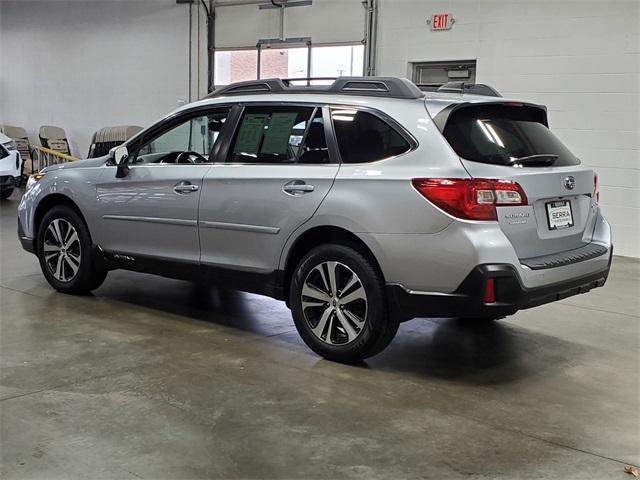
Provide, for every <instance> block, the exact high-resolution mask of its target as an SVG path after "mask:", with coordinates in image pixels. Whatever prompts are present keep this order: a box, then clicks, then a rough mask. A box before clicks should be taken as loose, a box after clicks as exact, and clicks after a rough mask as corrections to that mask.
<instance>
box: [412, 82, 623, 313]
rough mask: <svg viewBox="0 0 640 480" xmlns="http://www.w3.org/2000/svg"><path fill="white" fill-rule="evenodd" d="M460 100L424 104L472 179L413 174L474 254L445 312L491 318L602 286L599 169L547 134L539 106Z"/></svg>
mask: <svg viewBox="0 0 640 480" xmlns="http://www.w3.org/2000/svg"><path fill="white" fill-rule="evenodd" d="M460 98H461V99H462V101H460V100H458V101H452V102H451V103H450V104H449V105H448V106H446V107H445V108H442V104H443V97H438V95H435V97H429V98H427V100H426V105H427V110H428V111H430V113H431V114H432V117H433V121H434V123H435V124H436V125H437V127H438V129H439V130H440V131H441V133H442V135H443V136H444V138H445V139H446V141H447V143H448V144H449V145H450V146H451V148H452V149H453V150H454V151H455V153H456V154H457V155H458V156H459V157H460V161H461V163H462V165H463V167H464V169H465V171H466V172H467V173H468V175H469V176H468V178H467V177H465V178H426V179H416V180H414V186H415V188H416V189H417V190H418V191H419V192H420V193H421V194H422V195H423V196H424V197H425V198H426V199H427V200H428V201H429V202H431V203H432V204H433V205H434V206H436V207H437V208H439V209H441V210H442V211H444V212H445V213H447V214H448V215H450V216H451V217H453V218H455V219H456V220H457V223H458V225H457V226H456V227H454V228H457V229H458V230H459V231H464V232H465V234H468V235H469V237H470V238H472V240H471V242H470V243H471V245H473V248H474V249H475V250H476V253H477V255H476V258H477V263H478V265H476V266H474V268H473V269H471V270H470V273H469V275H468V276H467V277H466V278H465V279H464V280H463V281H462V282H461V284H460V285H459V287H458V288H457V289H456V290H455V291H454V292H453V293H454V294H455V295H459V296H457V297H456V298H457V300H456V302H451V311H450V313H452V314H461V315H465V314H466V315H474V316H484V317H489V318H492V317H495V316H501V315H506V314H511V313H514V312H515V311H517V310H518V309H520V308H529V307H532V306H536V305H540V304H542V303H547V302H551V301H554V300H558V299H561V298H564V297H567V296H569V295H574V294H577V293H584V292H586V291H588V290H590V289H591V288H594V287H597V286H601V285H603V284H604V282H605V280H606V277H607V274H608V270H609V264H610V260H611V254H612V251H611V233H610V229H609V225H608V223H607V222H606V221H605V220H604V218H603V217H602V215H601V213H600V209H599V191H598V178H597V175H596V174H595V173H594V172H593V170H591V169H590V168H588V167H585V166H583V165H581V164H580V161H579V159H578V158H576V157H575V155H574V154H573V153H571V151H570V150H569V149H568V148H567V147H566V146H564V145H563V143H562V142H561V141H560V140H559V139H558V138H557V137H556V136H555V135H554V134H553V133H552V132H551V131H550V130H549V128H548V124H547V115H546V110H545V109H544V107H540V106H537V105H531V104H526V103H521V102H510V101H502V100H501V99H499V100H498V99H484V98H482V97H473V96H470V97H466V99H463V97H460ZM442 310H443V309H439V311H437V312H432V313H440V314H443V313H447V312H446V311H442Z"/></svg>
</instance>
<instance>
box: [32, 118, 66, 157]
mask: <svg viewBox="0 0 640 480" xmlns="http://www.w3.org/2000/svg"><path fill="white" fill-rule="evenodd" d="M39 136H40V144H41V145H42V146H43V147H45V148H49V149H51V150H55V151H56V152H60V153H64V154H65V155H71V149H70V148H69V142H68V141H67V134H66V133H65V131H64V130H63V129H62V128H60V127H54V126H53V125H43V126H41V127H40V133H39Z"/></svg>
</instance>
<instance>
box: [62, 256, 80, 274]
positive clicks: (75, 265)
mask: <svg viewBox="0 0 640 480" xmlns="http://www.w3.org/2000/svg"><path fill="white" fill-rule="evenodd" d="M64 261H65V263H66V264H67V265H69V267H70V268H71V271H72V272H73V276H75V274H76V273H78V269H79V268H80V262H79V261H78V260H77V257H75V258H74V257H72V256H71V255H70V254H67V256H66V257H64Z"/></svg>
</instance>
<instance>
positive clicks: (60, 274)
mask: <svg viewBox="0 0 640 480" xmlns="http://www.w3.org/2000/svg"><path fill="white" fill-rule="evenodd" d="M54 275H55V276H56V278H57V279H58V280H62V281H63V282H64V280H65V279H64V264H63V263H62V255H58V260H57V261H56V271H55V274H54Z"/></svg>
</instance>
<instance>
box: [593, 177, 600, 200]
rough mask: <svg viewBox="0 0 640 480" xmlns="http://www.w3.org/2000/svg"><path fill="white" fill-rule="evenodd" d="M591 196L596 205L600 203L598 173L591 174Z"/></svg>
mask: <svg viewBox="0 0 640 480" xmlns="http://www.w3.org/2000/svg"><path fill="white" fill-rule="evenodd" d="M593 198H594V200H595V201H596V205H599V204H600V187H599V186H598V174H597V173H595V172H594V174H593Z"/></svg>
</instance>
